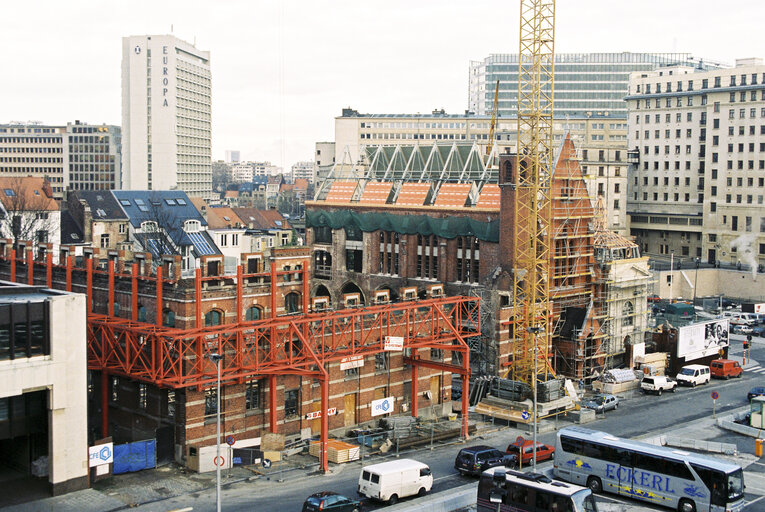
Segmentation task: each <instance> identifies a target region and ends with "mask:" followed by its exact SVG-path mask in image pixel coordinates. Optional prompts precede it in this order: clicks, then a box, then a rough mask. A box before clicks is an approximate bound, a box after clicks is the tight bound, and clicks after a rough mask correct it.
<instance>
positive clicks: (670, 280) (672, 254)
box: [669, 249, 675, 304]
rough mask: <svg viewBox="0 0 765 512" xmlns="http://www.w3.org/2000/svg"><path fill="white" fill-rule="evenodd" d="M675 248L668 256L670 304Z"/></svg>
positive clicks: (670, 299)
mask: <svg viewBox="0 0 765 512" xmlns="http://www.w3.org/2000/svg"><path fill="white" fill-rule="evenodd" d="M674 281H675V250H674V249H672V252H671V253H670V256H669V303H670V304H672V285H673V284H675V283H674Z"/></svg>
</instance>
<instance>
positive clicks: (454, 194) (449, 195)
mask: <svg viewBox="0 0 765 512" xmlns="http://www.w3.org/2000/svg"><path fill="white" fill-rule="evenodd" d="M470 187H471V185H470V184H469V183H444V184H443V185H441V188H440V189H439V190H438V196H437V197H436V201H435V202H434V203H433V206H442V207H449V208H461V207H463V206H465V203H466V202H467V198H468V194H469V193H470Z"/></svg>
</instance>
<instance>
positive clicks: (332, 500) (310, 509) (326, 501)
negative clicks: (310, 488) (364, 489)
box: [303, 491, 361, 512]
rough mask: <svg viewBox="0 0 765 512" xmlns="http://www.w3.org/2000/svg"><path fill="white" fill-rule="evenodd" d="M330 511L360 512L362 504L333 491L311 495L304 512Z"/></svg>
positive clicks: (307, 499) (304, 505) (304, 506)
mask: <svg viewBox="0 0 765 512" xmlns="http://www.w3.org/2000/svg"><path fill="white" fill-rule="evenodd" d="M320 510H321V511H322V512H323V511H324V510H330V511H332V512H335V511H336V512H359V511H360V510H361V502H360V501H359V500H353V499H351V498H348V497H346V496H343V495H342V494H337V493H336V492H331V491H322V492H317V493H316V494H311V495H310V496H308V498H306V500H305V503H303V512H319V511H320Z"/></svg>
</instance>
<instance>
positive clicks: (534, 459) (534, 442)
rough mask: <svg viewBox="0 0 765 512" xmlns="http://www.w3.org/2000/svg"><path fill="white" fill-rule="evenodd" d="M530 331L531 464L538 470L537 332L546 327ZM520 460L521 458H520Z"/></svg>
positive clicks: (530, 328)
mask: <svg viewBox="0 0 765 512" xmlns="http://www.w3.org/2000/svg"><path fill="white" fill-rule="evenodd" d="M528 332H530V333H531V335H532V336H533V337H534V375H533V376H532V379H533V380H532V381H531V382H532V386H531V389H532V392H533V394H534V427H533V433H532V445H531V449H532V458H531V466H532V468H533V469H532V471H534V472H535V473H536V471H537V351H538V350H539V347H538V345H537V334H539V333H541V332H544V328H542V327H539V326H532V327H529V328H528ZM520 458H521V459H522V458H523V447H521V457H520ZM519 460H520V459H519Z"/></svg>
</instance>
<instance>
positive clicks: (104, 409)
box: [101, 368, 109, 437]
mask: <svg viewBox="0 0 765 512" xmlns="http://www.w3.org/2000/svg"><path fill="white" fill-rule="evenodd" d="M101 437H109V374H108V373H107V372H106V368H104V369H103V370H101Z"/></svg>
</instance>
